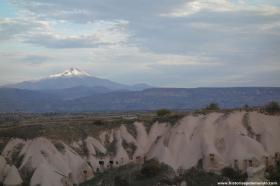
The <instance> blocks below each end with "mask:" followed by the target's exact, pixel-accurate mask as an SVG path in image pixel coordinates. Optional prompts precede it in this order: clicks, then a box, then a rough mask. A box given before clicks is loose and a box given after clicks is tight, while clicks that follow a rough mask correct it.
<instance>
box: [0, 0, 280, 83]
mask: <svg viewBox="0 0 280 186" xmlns="http://www.w3.org/2000/svg"><path fill="white" fill-rule="evenodd" d="M70 67H78V68H81V69H83V70H85V71H87V72H88V73H90V74H91V75H93V76H97V77H102V78H107V79H111V80H113V81H117V82H120V83H127V84H135V83H143V82H145V83H149V84H151V85H154V86H166V87H213V86H214V87H225V86H280V1H279V0H1V1H0V84H6V83H12V82H17V81H22V80H29V79H38V78H42V77H46V76H48V75H50V74H54V73H57V72H60V71H63V70H65V69H67V68H70Z"/></svg>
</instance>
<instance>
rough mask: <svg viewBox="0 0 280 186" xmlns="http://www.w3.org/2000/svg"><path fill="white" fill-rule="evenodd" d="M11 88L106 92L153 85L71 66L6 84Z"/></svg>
mask: <svg viewBox="0 0 280 186" xmlns="http://www.w3.org/2000/svg"><path fill="white" fill-rule="evenodd" d="M5 87H9V88H19V89H27V90H50V89H51V90H57V89H69V88H71V89H73V88H75V89H78V91H80V90H79V89H81V87H83V88H82V89H85V88H87V89H88V88H90V91H92V88H95V89H96V88H97V89H98V91H99V90H100V89H102V90H105V89H106V91H105V92H108V91H109V90H111V91H116V90H143V89H146V88H150V87H151V86H149V85H146V84H136V85H126V84H121V83H118V82H114V81H111V80H108V79H102V78H99V77H94V76H91V75H90V74H88V73H87V72H85V71H83V70H80V69H78V68H74V67H72V68H70V69H67V70H65V71H63V72H61V73H58V74H53V75H50V76H48V77H46V78H43V79H38V80H31V81H24V82H20V83H16V84H12V85H6V86H5Z"/></svg>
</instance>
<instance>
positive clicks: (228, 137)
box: [0, 111, 280, 186]
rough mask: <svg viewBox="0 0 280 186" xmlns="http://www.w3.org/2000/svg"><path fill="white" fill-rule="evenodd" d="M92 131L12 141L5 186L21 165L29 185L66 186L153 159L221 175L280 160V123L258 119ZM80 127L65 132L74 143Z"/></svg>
mask: <svg viewBox="0 0 280 186" xmlns="http://www.w3.org/2000/svg"><path fill="white" fill-rule="evenodd" d="M82 125H83V124H80V125H79V126H82ZM85 125H86V126H87V127H86V128H83V129H81V128H80V129H81V130H82V131H85V132H84V133H83V135H82V136H79V135H78V136H77V137H75V138H74V137H73V138H71V139H72V140H69V139H68V138H67V137H66V136H64V135H67V133H65V134H64V135H61V136H59V135H58V134H56V135H55V133H57V132H58V131H59V129H58V130H52V131H51V130H47V129H46V128H43V129H42V128H40V130H38V129H36V128H35V127H34V126H35V125H34V126H33V125H29V128H30V130H31V129H32V127H34V131H40V133H39V134H36V135H33V136H24V137H23V138H19V137H20V135H15V137H16V138H11V139H10V140H8V142H7V144H6V145H5V147H4V148H3V150H2V155H1V156H0V157H1V158H0V165H2V166H1V167H0V182H5V178H7V174H8V173H7V172H8V170H9V169H11V168H10V167H11V165H15V167H16V170H18V172H19V175H20V177H21V179H22V180H23V181H24V184H28V183H30V185H31V186H35V185H38V184H39V185H41V186H48V185H50V181H51V182H52V183H51V185H54V186H61V185H66V184H70V185H71V184H79V183H83V182H85V181H87V180H90V179H92V178H93V177H94V176H95V174H96V173H97V172H102V171H104V170H106V169H109V168H111V167H118V166H122V165H125V164H128V163H135V164H142V163H143V162H144V161H147V160H149V159H157V160H158V161H159V162H163V163H165V164H167V165H169V166H170V167H172V168H173V169H174V170H178V169H182V170H186V169H190V168H192V167H200V168H202V169H204V170H207V171H213V172H218V171H220V170H221V169H223V168H224V167H233V168H235V169H239V170H241V171H243V172H247V173H249V174H254V173H255V172H257V171H259V170H263V169H264V167H265V166H268V165H273V164H274V163H275V162H276V161H277V160H279V158H280V154H279V152H280V145H279V140H280V136H279V134H280V116H279V115H277V116H273V115H265V114H262V113H259V112H256V111H253V112H245V111H233V112H229V113H222V112H212V113H208V114H206V115H203V114H198V115H195V114H193V113H191V114H188V115H186V116H184V117H182V118H181V119H179V120H178V121H173V122H168V120H165V122H158V121H155V122H153V123H150V124H149V123H147V122H142V121H135V122H133V123H131V124H127V123H124V124H122V123H118V124H110V125H108V124H105V123H102V122H100V123H95V124H92V125H91V126H95V127H93V128H94V129H92V128H91V126H90V125H89V124H86V123H85ZM96 125H97V126H98V127H97V126H96ZM102 125H105V126H106V127H104V126H102ZM75 126H77V125H70V124H69V126H68V127H69V129H66V128H65V130H68V131H69V135H72V133H73V132H74V131H75V130H76V131H77V133H79V132H80V131H79V130H78V128H75ZM42 127H43V126H42ZM52 127H54V126H52ZM14 128H17V127H16V126H14ZM14 128H9V127H2V128H1V129H0V136H2V139H1V140H2V141H4V140H7V137H8V135H9V131H10V132H11V131H13V130H14ZM16 130H17V131H20V130H21V129H20V127H19V129H16ZM91 130H92V132H88V131H91ZM50 133H52V134H50ZM5 137H6V138H5ZM66 139H67V140H66ZM1 163H2V164H1ZM1 169H2V170H1ZM18 180H19V181H20V179H18Z"/></svg>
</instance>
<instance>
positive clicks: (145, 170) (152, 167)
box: [141, 159, 161, 177]
mask: <svg viewBox="0 0 280 186" xmlns="http://www.w3.org/2000/svg"><path fill="white" fill-rule="evenodd" d="M160 171H161V165H160V163H159V162H158V161H157V160H155V159H151V160H148V161H146V162H145V163H144V164H143V167H142V169H141V174H142V175H144V176H146V177H154V176H157V175H158V174H159V173H160Z"/></svg>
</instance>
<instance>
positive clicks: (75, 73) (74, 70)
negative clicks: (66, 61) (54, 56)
mask: <svg viewBox="0 0 280 186" xmlns="http://www.w3.org/2000/svg"><path fill="white" fill-rule="evenodd" d="M74 76H90V75H89V74H88V73H87V72H85V71H83V70H80V69H78V68H74V67H72V68H70V69H67V70H65V71H64V72H62V73H58V74H53V75H50V78H57V77H74Z"/></svg>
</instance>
